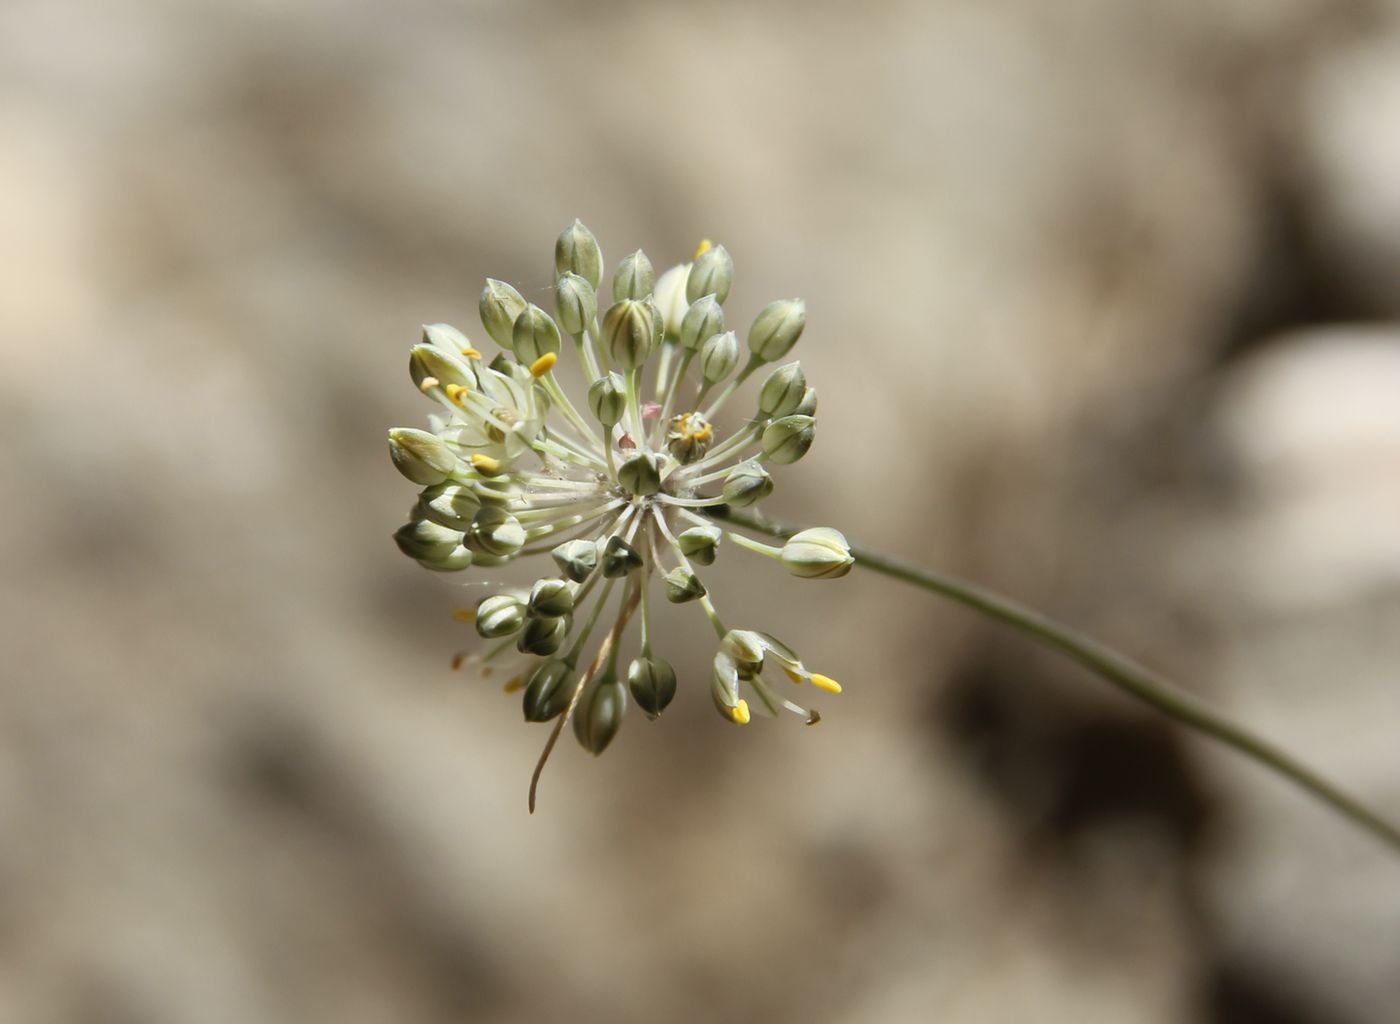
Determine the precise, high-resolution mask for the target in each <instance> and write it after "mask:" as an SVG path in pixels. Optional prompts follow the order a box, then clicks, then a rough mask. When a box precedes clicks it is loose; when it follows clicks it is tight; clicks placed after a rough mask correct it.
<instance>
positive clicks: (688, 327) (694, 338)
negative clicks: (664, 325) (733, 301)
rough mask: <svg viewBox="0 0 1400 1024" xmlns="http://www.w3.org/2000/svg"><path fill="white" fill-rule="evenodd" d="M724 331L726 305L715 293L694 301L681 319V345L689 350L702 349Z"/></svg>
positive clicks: (696, 350)
mask: <svg viewBox="0 0 1400 1024" xmlns="http://www.w3.org/2000/svg"><path fill="white" fill-rule="evenodd" d="M723 333H724V307H723V306H721V305H720V304H719V300H718V299H716V298H715V297H714V296H713V295H705V296H702V297H701V298H699V299H697V300H696V301H695V302H693V303H692V304H691V306H690V308H689V309H688V310H686V312H685V319H683V320H682V321H681V329H680V339H681V347H682V348H684V349H685V350H686V351H688V352H698V351H700V346H701V345H703V344H705V342H707V341H709V340H710V339H711V338H713V337H714V336H715V335H716V334H723Z"/></svg>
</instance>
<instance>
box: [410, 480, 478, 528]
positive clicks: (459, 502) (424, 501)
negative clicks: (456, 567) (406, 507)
mask: <svg viewBox="0 0 1400 1024" xmlns="http://www.w3.org/2000/svg"><path fill="white" fill-rule="evenodd" d="M480 510H481V498H479V497H478V496H477V493H476V491H474V490H473V489H472V488H470V487H467V486H464V485H462V484H438V485H437V486H436V487H429V488H427V489H426V490H425V491H423V493H422V494H420V495H419V496H418V509H417V511H418V513H419V514H420V515H421V516H422V517H423V518H424V519H431V520H432V521H433V522H435V523H437V524H439V525H440V526H446V527H447V528H448V529H451V530H461V531H462V532H463V533H466V532H467V531H468V530H469V529H471V525H472V518H473V517H474V516H475V515H476V514H477V512H478V511H480Z"/></svg>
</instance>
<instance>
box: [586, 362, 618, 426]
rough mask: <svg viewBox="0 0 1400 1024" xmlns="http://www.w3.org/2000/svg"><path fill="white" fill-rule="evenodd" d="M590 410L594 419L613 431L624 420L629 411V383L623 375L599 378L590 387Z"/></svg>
mask: <svg viewBox="0 0 1400 1024" xmlns="http://www.w3.org/2000/svg"><path fill="white" fill-rule="evenodd" d="M588 408H590V409H592V410H593V416H594V418H595V419H596V420H597V421H598V422H599V423H601V424H602V425H603V426H605V427H607V428H608V429H609V430H611V429H612V428H613V427H615V426H617V424H618V423H619V422H621V420H622V414H623V413H624V412H625V411H626V409H627V382H626V381H624V380H623V379H622V376H621V374H617V373H610V374H608V375H607V376H606V377H599V378H598V379H597V380H595V381H594V382H593V383H592V384H590V385H589V386H588Z"/></svg>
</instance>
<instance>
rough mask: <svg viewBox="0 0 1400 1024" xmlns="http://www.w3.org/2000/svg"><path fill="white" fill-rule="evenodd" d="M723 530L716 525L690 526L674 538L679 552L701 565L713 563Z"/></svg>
mask: <svg viewBox="0 0 1400 1024" xmlns="http://www.w3.org/2000/svg"><path fill="white" fill-rule="evenodd" d="M723 536H724V531H723V530H721V529H720V528H719V527H718V526H692V527H691V528H690V529H688V530H684V531H682V533H681V535H680V536H679V537H677V538H676V543H677V544H679V545H680V549H681V553H682V554H684V555H685V556H686V557H687V558H689V559H690V560H691V561H693V562H699V563H700V564H701V565H713V564H714V561H715V552H716V551H717V550H718V548H719V542H720V538H722V537H723Z"/></svg>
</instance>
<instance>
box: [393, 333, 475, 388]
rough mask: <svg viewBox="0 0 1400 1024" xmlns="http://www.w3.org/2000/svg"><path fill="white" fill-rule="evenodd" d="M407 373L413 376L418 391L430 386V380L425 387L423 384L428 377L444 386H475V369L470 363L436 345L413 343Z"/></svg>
mask: <svg viewBox="0 0 1400 1024" xmlns="http://www.w3.org/2000/svg"><path fill="white" fill-rule="evenodd" d="M408 375H409V376H410V377H412V378H413V383H414V384H416V385H417V386H418V389H419V390H420V391H424V390H427V387H431V386H432V384H431V381H429V384H428V385H427V387H425V386H424V384H423V382H424V381H426V380H429V378H431V379H432V380H435V381H437V383H438V386H440V387H444V388H445V387H447V385H449V384H456V385H457V386H458V387H463V388H475V387H476V386H477V381H476V371H475V370H473V369H472V367H471V364H470V363H468V362H467V361H466V360H465V359H462V358H461V357H459V356H455V355H448V354H447V353H446V352H444V351H443V350H442V349H441V348H439V347H438V346H436V345H425V344H420V345H414V346H413V348H412V349H411V350H409V353H408Z"/></svg>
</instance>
